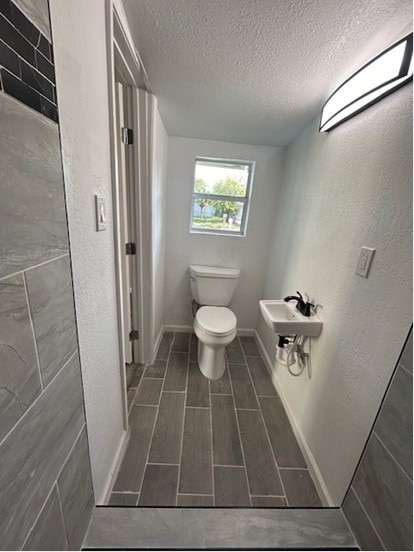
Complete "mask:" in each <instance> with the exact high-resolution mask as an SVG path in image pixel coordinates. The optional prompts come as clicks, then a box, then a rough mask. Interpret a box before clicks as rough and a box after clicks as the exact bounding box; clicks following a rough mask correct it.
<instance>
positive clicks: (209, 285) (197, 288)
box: [190, 265, 240, 307]
mask: <svg viewBox="0 0 414 552" xmlns="http://www.w3.org/2000/svg"><path fill="white" fill-rule="evenodd" d="M239 276H240V269H239V268H222V267H218V266H201V265H191V266H190V287H191V294H192V296H193V298H194V299H195V300H196V301H197V303H198V304H199V305H208V306H216V307H226V306H227V305H228V304H229V303H230V301H231V298H232V297H233V293H234V290H235V289H236V285H237V280H238V278H239Z"/></svg>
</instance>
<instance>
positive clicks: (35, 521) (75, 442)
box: [20, 422, 86, 550]
mask: <svg viewBox="0 0 414 552" xmlns="http://www.w3.org/2000/svg"><path fill="white" fill-rule="evenodd" d="M85 427H86V422H84V423H83V425H82V427H81V430H80V431H79V433H78V434H77V435H76V438H75V440H74V442H73V445H72V446H71V447H70V450H69V452H68V454H67V456H66V457H65V459H64V461H63V464H62V466H61V468H60V470H59V472H58V474H57V476H56V479H55V480H54V481H53V484H52V486H51V488H50V491H49V492H48V493H47V495H46V498H45V501H44V503H43V505H42V507H41V508H40V511H39V513H38V515H37V516H36V518H35V520H34V522H33V524H32V525H31V527H30V529H29V530H28V532H27V535H26V538H25V540H24V542H23V544H22V545H21V547H20V550H22V549H23V547H24V545H25V544H26V541H27V539H28V538H29V535H30V533H31V532H32V531H33V529H34V528H35V526H36V523H37V522H38V521H39V518H40V515H41V513H42V512H43V510H44V508H45V506H46V503H47V501H48V500H49V498H50V495H51V494H52V491H53V489H54V487H55V485H56V489H58V479H59V477H60V474H61V473H62V471H63V468H64V467H65V465H66V462H67V460H68V458H69V456H70V455H71V454H72V452H73V450H74V448H75V446H76V444H77V442H78V440H79V437H80V436H81V434H82V432H83V430H84V429H85ZM58 494H59V493H58ZM59 502H60V496H59ZM63 521H65V518H64V517H63ZM65 537H66V540H67V535H66V524H65ZM68 544H69V543H68Z"/></svg>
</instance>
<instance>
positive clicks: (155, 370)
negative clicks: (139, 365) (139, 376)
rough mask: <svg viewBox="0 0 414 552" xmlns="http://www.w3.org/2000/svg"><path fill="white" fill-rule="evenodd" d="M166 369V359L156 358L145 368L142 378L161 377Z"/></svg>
mask: <svg viewBox="0 0 414 552" xmlns="http://www.w3.org/2000/svg"><path fill="white" fill-rule="evenodd" d="M166 369H167V361H166V360H160V359H156V360H154V363H153V364H149V365H148V366H147V367H146V368H145V372H144V378H160V379H163V378H164V376H165V371H166Z"/></svg>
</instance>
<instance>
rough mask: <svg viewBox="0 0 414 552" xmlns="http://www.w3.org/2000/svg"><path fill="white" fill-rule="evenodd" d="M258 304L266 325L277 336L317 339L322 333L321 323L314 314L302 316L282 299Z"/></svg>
mask: <svg viewBox="0 0 414 552" xmlns="http://www.w3.org/2000/svg"><path fill="white" fill-rule="evenodd" d="M259 304H260V310H261V312H262V315H263V318H264V319H265V322H266V324H267V325H268V326H269V328H270V329H271V330H272V331H273V332H275V333H277V334H280V335H306V336H309V337H318V335H320V333H321V331H322V321H321V320H320V319H319V318H318V317H317V316H316V315H315V314H311V315H310V316H303V314H301V313H300V312H299V311H298V310H297V308H296V307H295V306H294V305H292V304H291V303H286V301H283V300H282V299H264V300H262V301H260V302H259Z"/></svg>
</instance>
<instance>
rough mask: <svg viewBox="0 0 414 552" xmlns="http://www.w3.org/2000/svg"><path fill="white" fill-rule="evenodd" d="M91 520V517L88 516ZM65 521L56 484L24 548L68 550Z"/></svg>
mask: <svg viewBox="0 0 414 552" xmlns="http://www.w3.org/2000/svg"><path fill="white" fill-rule="evenodd" d="M88 521H89V518H88ZM67 548H68V542H67V540H66V532H65V522H64V521H63V517H62V510H61V507H60V503H59V497H58V493H57V489H56V486H54V487H53V490H52V492H51V494H50V496H49V498H48V500H47V502H46V504H45V505H44V507H43V510H42V512H41V513H40V516H39V518H38V519H37V521H36V523H35V526H34V527H33V529H32V530H31V532H30V534H29V536H28V538H27V540H26V542H25V543H24V546H23V550H67Z"/></svg>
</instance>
